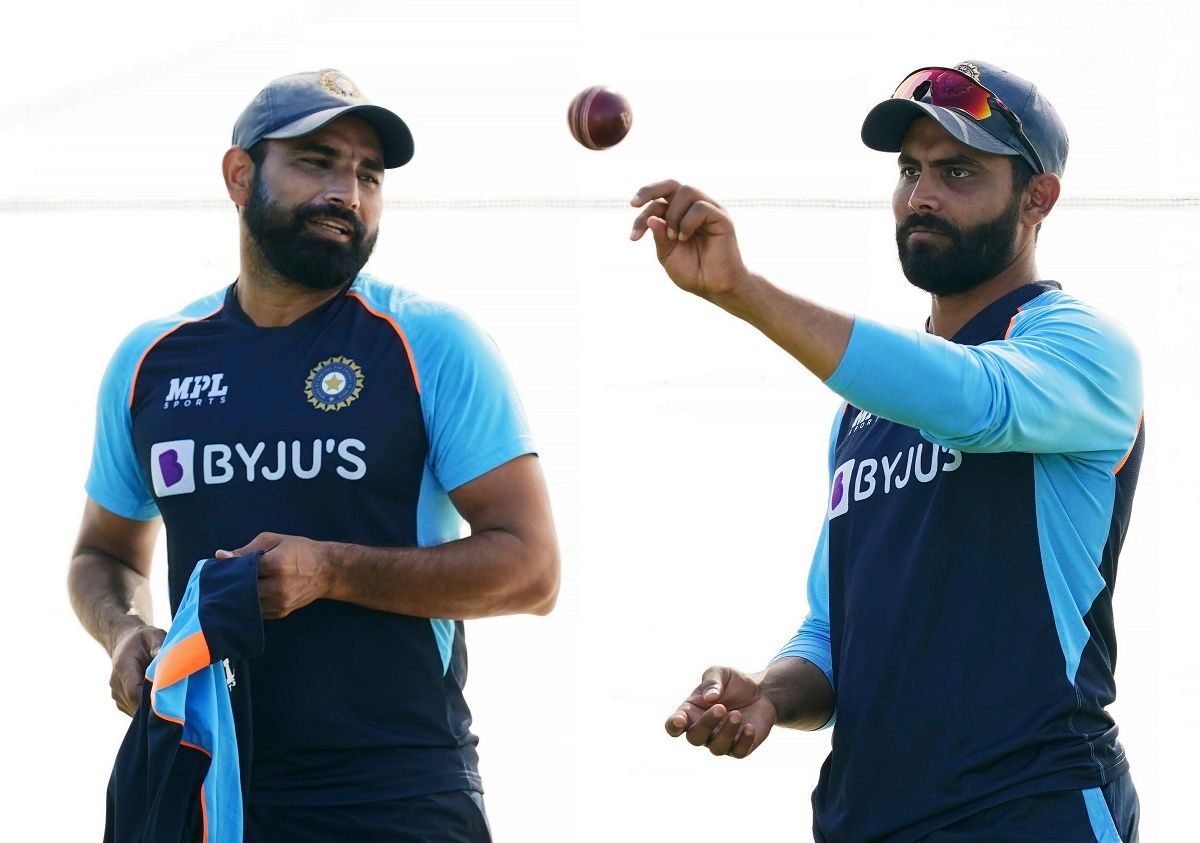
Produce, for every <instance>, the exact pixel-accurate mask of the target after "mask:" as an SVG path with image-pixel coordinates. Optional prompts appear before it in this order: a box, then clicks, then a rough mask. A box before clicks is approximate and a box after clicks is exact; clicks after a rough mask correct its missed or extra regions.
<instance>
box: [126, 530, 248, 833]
mask: <svg viewBox="0 0 1200 843" xmlns="http://www.w3.org/2000/svg"><path fill="white" fill-rule="evenodd" d="M258 557H259V554H258V553H252V554H248V555H246V556H239V557H236V558H234V559H227V560H216V559H206V560H203V561H201V562H200V563H198V564H197V565H196V567H195V570H194V571H193V572H192V576H191V578H190V579H189V580H188V584H187V589H186V591H185V592H184V597H183V602H182V603H181V604H180V606H179V611H178V612H176V614H175V620H174V622H173V623H172V624H171V629H170V631H169V632H168V633H167V637H166V640H165V641H163V644H162V647H161V648H160V649H159V652H158V655H157V656H156V657H155V658H154V661H152V662H151V663H150V666H149V668H148V669H147V670H146V683H145V684H144V685H143V686H142V702H141V705H140V706H139V707H138V710H137V712H136V714H135V715H134V718H133V722H132V723H131V724H130V726H129V731H128V732H127V733H126V735H125V740H124V741H123V742H122V744H121V748H120V750H119V751H118V753H117V760H116V763H115V765H114V766H113V772H112V778H111V779H110V780H109V785H108V817H107V823H106V826H105V832H104V840H105V841H106V843H135V841H136V843H168V841H171V842H172V843H174V841H180V843H182V841H188V843H193V841H203V843H241V840H242V801H243V798H242V797H243V777H242V774H241V770H242V766H243V762H245V761H248V759H247V758H242V757H241V756H240V755H239V751H238V733H239V731H241V732H242V733H243V735H244V734H245V728H246V725H245V724H246V722H248V717H247V715H248V712H247V711H245V706H243V705H239V706H238V714H237V716H236V717H235V713H234V706H233V704H232V702H231V699H230V691H231V686H234V685H236V683H239V682H240V683H241V684H242V688H243V689H244V688H245V686H246V680H247V679H248V676H247V675H246V673H245V666H244V665H243V664H241V662H240V660H242V659H246V658H250V657H253V656H257V655H258V654H260V653H261V652H262V650H263V625H262V616H261V614H260V611H259V605H258ZM231 664H235V665H237V667H231ZM235 670H236V671H237V672H236V674H235V673H234V671H235ZM239 702H240V701H239ZM238 721H241V722H238ZM243 743H245V745H246V747H247V749H248V747H249V741H243Z"/></svg>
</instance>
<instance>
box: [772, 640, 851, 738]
mask: <svg viewBox="0 0 1200 843" xmlns="http://www.w3.org/2000/svg"><path fill="white" fill-rule="evenodd" d="M754 678H755V680H757V681H758V683H759V690H760V691H761V692H762V694H763V695H764V696H765V697H766V698H767V699H769V700H770V701H771V703H772V705H774V706H775V715H776V719H775V723H776V725H778V726H786V727H788V728H790V729H805V730H808V731H812V730H814V729H820V728H821V727H822V726H824V725H825V724H826V723H828V722H829V718H830V717H832V716H833V705H834V700H833V687H832V686H831V685H830V684H829V680H828V679H826V678H825V674H824V673H822V672H821V669H820V668H819V667H817V666H816V665H815V664H813V663H812V662H810V661H808V660H807V659H802V658H797V657H790V658H783V659H779V660H778V661H776V662H772V663H771V665H770V666H769V667H767V669H766V670H764V671H762V672H760V673H757V674H755V676H754Z"/></svg>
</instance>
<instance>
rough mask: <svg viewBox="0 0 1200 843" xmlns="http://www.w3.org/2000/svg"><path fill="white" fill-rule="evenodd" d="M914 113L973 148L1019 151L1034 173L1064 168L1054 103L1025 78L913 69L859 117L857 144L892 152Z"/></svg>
mask: <svg viewBox="0 0 1200 843" xmlns="http://www.w3.org/2000/svg"><path fill="white" fill-rule="evenodd" d="M918 117H932V118H933V119H934V120H936V121H937V122H938V124H939V125H941V127H942V128H943V129H945V130H946V131H947V132H949V133H950V136H951V137H953V138H954V139H955V140H958V141H961V142H962V143H964V144H966V145H967V146H969V147H972V148H973V149H978V150H981V151H983V152H991V153H995V154H998V155H1016V156H1019V157H1021V158H1022V159H1024V160H1025V161H1027V162H1028V163H1029V165H1030V166H1031V167H1033V170H1034V172H1036V173H1054V174H1055V175H1058V176H1061V175H1062V174H1063V170H1064V169H1065V168H1066V166H1067V149H1068V147H1069V142H1068V140H1067V129H1066V126H1064V125H1063V122H1062V119H1061V118H1060V117H1059V116H1058V112H1057V111H1055V110H1054V106H1052V105H1050V101H1049V100H1047V99H1046V98H1045V97H1044V96H1043V95H1042V93H1041V92H1040V91H1039V90H1038V89H1037V86H1036V85H1034V84H1033V83H1032V82H1029V81H1028V80H1026V79H1022V78H1021V77H1020V76H1017V75H1016V74H1015V73H1009V72H1008V71H1007V70H1002V69H1001V68H999V67H996V66H995V65H993V64H988V63H986V62H982V61H964V62H961V63H960V64H957V65H955V66H954V67H953V68H948V67H923V68H921V69H920V70H915V71H913V72H912V73H910V74H909V75H908V76H907V77H906V78H905V79H904V81H903V82H901V83H900V85H899V87H897V88H896V92H895V93H894V94H892V98H891V99H889V100H885V101H883V102H881V103H879V105H877V106H875V107H874V108H872V109H871V111H870V113H868V114H867V118H866V120H864V121H863V126H862V140H863V143H865V144H866V145H867V146H869V147H870V148H871V149H878V150H880V151H881V152H899V151H900V145H901V144H902V143H903V141H904V134H905V133H906V132H907V131H908V127H909V124H910V123H912V121H913V120H915V119H917V118H918Z"/></svg>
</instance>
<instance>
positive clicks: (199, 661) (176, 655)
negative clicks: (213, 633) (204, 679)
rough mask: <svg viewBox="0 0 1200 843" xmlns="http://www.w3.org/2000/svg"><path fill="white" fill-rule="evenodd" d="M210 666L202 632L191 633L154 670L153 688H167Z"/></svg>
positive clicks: (206, 645)
mask: <svg viewBox="0 0 1200 843" xmlns="http://www.w3.org/2000/svg"><path fill="white" fill-rule="evenodd" d="M210 664H212V655H211V654H210V653H209V650H208V640H207V639H205V637H204V633H203V632H193V633H192V634H191V635H189V636H188V637H187V638H184V639H183V640H182V641H180V642H179V643H177V644H176V645H175V646H173V647H172V648H171V649H170V650H169V651H168V652H167V654H166V655H165V656H164V657H163V658H162V660H161V661H159V663H158V666H157V667H155V669H154V688H155V690H159V689H161V688H169V687H171V686H172V685H174V684H175V683H176V682H178V681H179V680H180V679H183V678H185V677H188V676H191V675H192V674H193V673H195V672H196V671H198V670H202V669H203V668H206V667H208V666H209V665H210Z"/></svg>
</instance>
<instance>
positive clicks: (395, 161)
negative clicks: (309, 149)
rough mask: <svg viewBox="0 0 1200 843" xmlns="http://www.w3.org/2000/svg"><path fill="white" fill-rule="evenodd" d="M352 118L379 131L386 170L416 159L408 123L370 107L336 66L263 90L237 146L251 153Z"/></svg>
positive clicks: (239, 127) (249, 109) (238, 126)
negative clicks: (252, 149)
mask: <svg viewBox="0 0 1200 843" xmlns="http://www.w3.org/2000/svg"><path fill="white" fill-rule="evenodd" d="M347 114H353V115H354V116H356V117H361V118H362V119H363V120H366V121H367V122H368V123H370V124H371V125H372V126H373V127H374V128H375V131H377V132H378V133H379V140H380V142H381V143H382V144H383V166H385V167H401V166H403V165H405V164H407V163H408V162H409V161H410V160H411V159H412V157H413V139H412V132H410V131H409V130H408V126H407V125H406V124H405V122H404V121H403V120H401V119H400V118H399V117H397V116H396V115H395V114H393V113H392V112H390V111H388V110H387V109H386V108H383V107H382V106H378V105H371V104H370V103H368V102H367V100H366V97H364V96H363V93H362V91H360V90H359V89H358V86H357V85H355V84H354V82H352V81H351V80H350V77H349V76H347V75H346V74H344V73H342V72H341V71H340V70H333V69H331V68H327V69H325V70H316V71H313V72H311V73H294V74H292V75H291V76H284V77H283V78H281V79H276V80H275V81H274V82H272V83H271V84H270V85H267V87H265V88H263V89H262V90H261V91H259V92H258V96H256V97H255V98H254V99H253V100H251V102H250V104H249V105H248V106H246V109H245V110H244V111H243V112H242V113H241V115H239V116H238V119H237V122H236V123H234V124H233V145H234V146H240V147H241V148H242V149H249V148H250V147H252V146H254V144H256V143H258V142H259V141H261V140H277V139H280V138H298V137H302V136H303V135H307V134H310V133H312V132H315V131H317V129H320V128H321V127H322V126H324V125H325V124H326V123H329V122H330V121H331V120H336V119H337V118H339V117H345V116H346V115H347Z"/></svg>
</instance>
